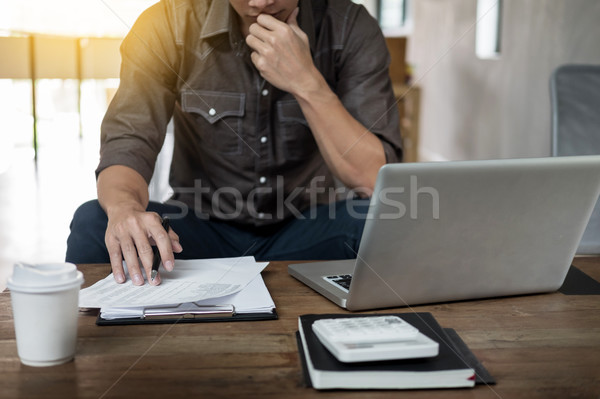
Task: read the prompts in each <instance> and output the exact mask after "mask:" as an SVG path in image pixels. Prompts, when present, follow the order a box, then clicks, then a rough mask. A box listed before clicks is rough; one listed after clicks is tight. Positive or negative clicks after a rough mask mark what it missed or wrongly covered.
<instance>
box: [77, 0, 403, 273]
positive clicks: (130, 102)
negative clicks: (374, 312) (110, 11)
mask: <svg viewBox="0 0 600 399" xmlns="http://www.w3.org/2000/svg"><path fill="white" fill-rule="evenodd" d="M121 53H122V59H123V61H122V67H121V83H120V87H119V90H118V91H117V93H116V95H115V98H114V99H113V101H112V102H111V104H110V106H109V109H108V111H107V114H106V116H105V119H104V121H103V124H102V147H101V151H100V152H101V160H100V164H99V166H98V169H97V171H96V175H97V188H98V201H91V202H88V203H86V204H84V205H82V207H80V208H79V209H78V211H77V212H76V214H75V217H74V219H73V222H72V224H71V235H70V237H69V240H68V249H67V260H68V261H72V262H76V263H95V262H107V261H109V260H110V263H111V266H112V269H113V274H114V276H115V279H116V281H117V282H124V281H125V274H124V272H123V267H122V261H123V259H124V260H125V261H126V263H127V267H128V272H129V275H130V277H131V279H132V280H133V282H134V284H136V285H142V284H144V280H143V275H142V273H141V268H140V263H141V267H143V268H144V269H145V271H146V275H147V276H148V275H149V271H150V269H151V265H152V259H153V252H152V245H156V246H157V248H158V250H159V252H160V255H161V257H162V260H163V265H164V268H165V269H166V270H172V269H173V264H174V254H173V253H174V252H175V253H179V254H180V255H178V256H181V257H185V258H199V257H222V256H242V255H254V256H256V257H257V258H259V259H267V260H275V259H288V260H291V259H325V258H328V259H332V258H349V257H354V256H355V251H356V250H357V248H358V242H359V240H360V236H361V233H362V227H363V224H364V218H362V217H361V215H362V216H364V214H365V213H366V204H365V201H364V200H363V201H355V200H353V199H349V200H347V201H342V202H335V198H336V194H339V191H337V190H335V189H334V187H335V185H334V179H333V177H334V176H335V177H336V178H337V179H338V180H339V181H340V182H341V183H343V184H344V185H345V186H346V187H348V188H350V189H352V190H353V191H352V192H353V193H355V194H358V195H359V196H362V197H368V196H369V195H370V194H371V193H372V190H373V187H374V184H375V179H376V175H377V171H378V170H379V168H380V167H381V166H382V165H383V164H385V163H386V162H397V161H399V160H400V157H401V148H400V135H399V127H398V115H397V111H396V107H395V104H394V97H393V93H392V89H391V84H390V81H389V76H388V69H387V67H388V64H389V56H388V53H387V49H386V47H385V41H384V39H383V37H382V34H381V31H380V30H379V27H378V25H377V23H376V21H375V20H374V19H373V18H371V17H370V16H369V15H368V13H367V12H366V10H365V9H364V8H363V7H361V6H358V5H356V4H353V3H351V2H350V1H349V0H329V1H324V0H312V1H311V0H268V1H267V0H230V1H229V2H225V1H223V0H212V1H211V0H195V1H194V0H163V1H161V2H159V3H157V4H155V5H154V6H152V7H151V8H149V9H148V10H146V11H145V12H144V13H143V14H142V15H141V16H140V18H139V19H138V21H137V22H136V24H135V26H134V27H133V28H132V30H131V32H130V33H129V35H128V36H127V38H126V39H125V40H124V42H123V44H122V47H121ZM171 117H173V122H174V126H175V144H174V151H173V162H172V165H171V173H170V184H171V186H172V187H173V190H174V192H175V194H174V196H173V198H172V200H171V201H169V202H167V203H166V204H157V203H153V202H150V203H149V199H148V182H149V181H150V178H151V176H152V173H153V169H154V164H155V161H156V156H157V154H158V152H159V151H160V149H161V146H162V144H163V141H164V137H165V130H166V126H167V123H168V121H169V120H170V118H171ZM327 203H330V205H323V204H327ZM164 214H169V215H170V217H171V227H172V229H170V230H169V232H168V234H167V232H166V231H165V230H164V229H163V228H162V226H161V218H160V216H159V215H164ZM176 232H177V233H176ZM178 234H179V235H178ZM104 244H105V246H104ZM184 248H185V250H184ZM151 284H160V275H159V276H158V278H156V279H155V280H154V281H153V282H151Z"/></svg>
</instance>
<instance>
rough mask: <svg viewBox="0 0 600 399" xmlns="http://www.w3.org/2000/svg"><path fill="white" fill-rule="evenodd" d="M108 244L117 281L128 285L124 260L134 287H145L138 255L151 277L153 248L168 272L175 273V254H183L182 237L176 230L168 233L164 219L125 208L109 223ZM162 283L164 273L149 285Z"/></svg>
mask: <svg viewBox="0 0 600 399" xmlns="http://www.w3.org/2000/svg"><path fill="white" fill-rule="evenodd" d="M105 242H106V248H107V249H108V253H109V256H110V264H111V267H112V270H113V275H114V277H115V280H116V281H117V282H118V283H123V282H125V274H124V272H123V258H124V259H125V262H126V263H127V271H128V272H129V276H130V277H131V280H132V281H133V284H134V285H143V284H144V278H143V276H142V273H141V269H140V264H139V262H138V256H139V260H140V261H141V263H142V265H141V266H142V267H143V268H144V270H145V272H146V276H148V277H149V276H150V273H151V270H152V260H153V252H152V245H156V246H157V247H158V250H159V252H160V256H161V258H162V262H163V266H164V267H165V269H166V270H168V271H171V270H173V265H174V261H175V258H174V256H173V252H181V251H182V248H181V245H180V244H179V237H178V236H177V234H176V233H175V232H174V231H173V229H169V233H168V234H167V231H166V230H165V229H164V228H163V227H162V224H161V219H160V216H158V215H157V214H156V213H153V212H140V211H137V210H127V209H123V210H119V211H118V212H115V213H112V214H111V215H110V216H109V220H108V226H107V229H106V236H105ZM160 281H161V280H160V273H159V274H158V275H157V276H156V278H155V279H154V281H152V280H151V279H150V278H148V282H149V283H150V284H153V285H158V284H160Z"/></svg>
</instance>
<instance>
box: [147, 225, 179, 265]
mask: <svg viewBox="0 0 600 399" xmlns="http://www.w3.org/2000/svg"><path fill="white" fill-rule="evenodd" d="M169 230H170V229H169ZM150 234H151V235H152V238H153V239H154V242H155V244H156V246H157V247H158V251H159V253H160V257H161V260H162V264H163V266H164V268H165V269H167V270H168V271H171V270H173V265H174V262H175V257H174V256H173V247H172V246H171V237H170V235H169V233H168V232H167V231H166V230H165V229H164V228H163V226H162V225H160V224H159V225H158V226H154V225H153V226H152V229H151V231H150Z"/></svg>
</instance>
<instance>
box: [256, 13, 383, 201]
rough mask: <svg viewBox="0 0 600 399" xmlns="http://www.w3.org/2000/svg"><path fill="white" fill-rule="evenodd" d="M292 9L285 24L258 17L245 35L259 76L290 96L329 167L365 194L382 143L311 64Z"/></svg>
mask: <svg viewBox="0 0 600 399" xmlns="http://www.w3.org/2000/svg"><path fill="white" fill-rule="evenodd" d="M297 15H298V10H295V11H294V12H293V13H292V14H291V15H290V17H289V18H288V20H287V21H286V23H283V22H281V21H278V20H277V19H275V18H273V17H271V16H269V15H260V16H259V17H258V19H257V23H256V24H253V25H251V26H250V29H249V32H250V34H249V35H248V37H247V38H246V42H247V43H248V45H249V46H250V47H251V48H252V49H253V50H254V52H253V53H252V61H253V62H254V64H255V65H256V67H257V69H258V70H259V71H260V73H261V75H262V76H263V77H264V78H265V79H266V80H268V81H269V82H270V83H271V84H273V85H274V86H276V87H278V88H279V89H281V90H285V91H287V92H289V93H291V94H293V95H294V96H295V97H296V99H297V100H298V103H299V104H300V107H301V108H302V112H303V113H304V116H305V117H306V119H307V121H308V123H309V125H310V127H311V130H312V132H313V135H314V137H315V140H316V142H317V144H318V146H319V150H320V151H321V154H322V155H323V158H324V159H325V162H326V163H327V165H328V166H329V168H330V170H331V171H332V172H333V173H334V174H335V175H336V176H337V177H338V178H339V179H340V180H341V181H342V182H343V183H344V184H346V185H347V186H349V187H351V188H354V189H359V190H358V191H359V192H360V193H361V194H366V195H369V194H370V193H371V192H372V190H373V188H374V185H375V180H376V177H377V172H378V170H379V168H380V167H381V166H382V165H383V164H385V162H386V157H385V153H384V149H383V145H382V143H381V141H380V140H379V139H378V138H377V136H375V135H374V134H373V133H372V132H370V131H369V129H368V128H367V127H365V126H363V125H362V124H361V123H360V122H359V121H357V120H356V119H355V118H354V117H353V116H352V115H351V114H350V113H349V112H348V111H347V110H346V108H345V107H344V105H343V104H342V102H341V101H340V99H339V98H338V96H337V95H336V94H335V93H334V92H333V91H331V89H330V88H329V86H328V85H327V82H326V81H325V79H324V78H323V76H322V75H321V73H320V72H319V71H318V70H317V68H316V67H315V65H314V63H313V61H312V57H311V54H310V49H309V45H308V38H307V36H306V34H305V33H304V32H302V30H301V29H300V28H299V26H298V24H297V22H296V17H297Z"/></svg>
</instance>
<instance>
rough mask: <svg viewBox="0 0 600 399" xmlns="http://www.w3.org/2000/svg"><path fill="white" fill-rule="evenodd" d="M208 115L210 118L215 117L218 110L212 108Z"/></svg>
mask: <svg viewBox="0 0 600 399" xmlns="http://www.w3.org/2000/svg"><path fill="white" fill-rule="evenodd" d="M208 114H209V115H210V116H215V115H216V114H217V110H215V109H214V108H211V109H209V110H208Z"/></svg>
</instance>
